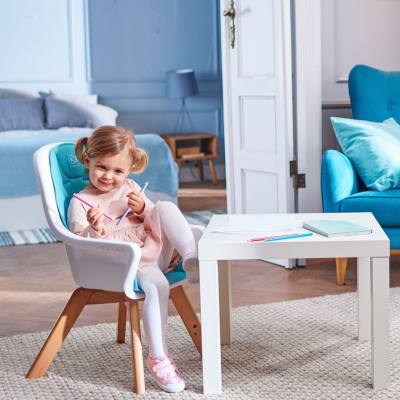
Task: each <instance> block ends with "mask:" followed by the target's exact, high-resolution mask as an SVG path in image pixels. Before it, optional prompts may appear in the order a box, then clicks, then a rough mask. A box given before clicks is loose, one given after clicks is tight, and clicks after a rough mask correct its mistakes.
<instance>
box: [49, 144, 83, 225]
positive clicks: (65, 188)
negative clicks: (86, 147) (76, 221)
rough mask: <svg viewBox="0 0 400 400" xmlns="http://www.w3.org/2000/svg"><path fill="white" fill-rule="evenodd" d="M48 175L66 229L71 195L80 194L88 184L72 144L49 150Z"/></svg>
mask: <svg viewBox="0 0 400 400" xmlns="http://www.w3.org/2000/svg"><path fill="white" fill-rule="evenodd" d="M50 173H51V177H52V180H53V186H54V191H55V196H56V201H57V208H58V212H59V214H60V218H61V220H62V222H63V224H64V226H65V227H66V228H67V229H68V224H67V212H68V206H69V203H70V201H71V197H72V194H73V193H78V192H80V191H81V190H82V189H83V188H84V187H85V186H87V185H88V183H89V177H88V175H87V173H86V171H85V167H84V166H83V165H82V164H81V163H80V162H79V161H78V159H77V158H76V156H75V150H74V144H73V143H61V144H59V145H58V146H55V147H53V148H52V149H51V150H50Z"/></svg>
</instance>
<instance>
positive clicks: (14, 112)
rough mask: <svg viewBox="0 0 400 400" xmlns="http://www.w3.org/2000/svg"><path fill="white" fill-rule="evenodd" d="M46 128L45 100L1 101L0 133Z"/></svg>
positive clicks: (19, 99)
mask: <svg viewBox="0 0 400 400" xmlns="http://www.w3.org/2000/svg"><path fill="white" fill-rule="evenodd" d="M43 128H44V113H43V100H42V99H40V98H31V99H30V98H15V99H0V132H1V131H15V130H21V129H27V130H40V129H43Z"/></svg>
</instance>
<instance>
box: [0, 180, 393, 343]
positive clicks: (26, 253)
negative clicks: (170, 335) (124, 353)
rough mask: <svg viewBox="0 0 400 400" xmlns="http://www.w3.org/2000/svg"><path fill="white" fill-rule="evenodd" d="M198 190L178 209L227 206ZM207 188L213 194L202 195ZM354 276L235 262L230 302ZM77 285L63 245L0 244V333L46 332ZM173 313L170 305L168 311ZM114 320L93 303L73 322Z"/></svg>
mask: <svg viewBox="0 0 400 400" xmlns="http://www.w3.org/2000/svg"><path fill="white" fill-rule="evenodd" d="M197 188H198V189H199V190H198V191H197V193H198V196H196V190H193V188H192V189H190V188H186V187H185V188H184V190H183V192H182V193H181V196H180V199H179V200H180V206H181V208H182V209H185V210H194V209H200V208H204V207H210V208H223V207H224V206H225V197H224V196H223V195H221V191H224V186H223V185H222V184H221V185H220V186H219V187H218V188H215V187H213V185H204V184H203V185H198V186H197ZM186 189H190V190H186ZM205 190H206V191H205ZM207 190H209V191H211V192H208V194H207V195H206V196H205V197H204V196H203V194H204V193H207ZM213 191H214V196H213V195H212V193H213ZM201 196H203V197H201ZM390 273H391V286H400V258H399V256H395V257H392V259H391V269H390ZM355 274H356V268H355V263H354V260H351V262H350V266H349V271H348V277H347V284H346V285H345V286H342V287H339V286H337V285H336V280H335V266H334V263H333V261H320V262H317V263H315V262H314V263H313V264H312V265H308V266H307V267H305V268H297V269H293V270H285V269H283V268H282V267H278V266H275V265H272V264H267V263H264V262H261V261H241V262H234V263H233V267H232V286H233V306H234V307H238V306H242V305H249V304H263V303H269V302H276V301H284V300H292V299H300V298H305V297H312V296H322V295H326V294H338V293H343V292H347V291H352V290H355V282H356V275H355ZM75 288H76V286H75V283H74V282H73V280H72V277H71V274H70V270H69V267H68V262H67V258H66V255H65V252H64V248H63V245H62V244H61V243H54V244H46V245H30V246H14V247H4V248H0V336H9V335H13V334H20V333H26V332H37V331H46V330H50V329H51V327H52V325H53V323H54V321H55V320H56V318H57V316H58V314H59V313H60V311H61V310H62V308H63V307H64V305H65V303H66V302H67V300H68V298H69V296H70V294H71V292H72V291H73V290H74V289H75ZM186 289H187V291H188V293H189V296H190V298H191V300H192V302H193V304H194V305H195V307H196V309H197V310H199V287H198V285H197V284H196V285H190V284H187V285H186ZM174 312H175V310H174V309H172V306H171V313H174ZM116 318H117V308H116V305H93V306H89V307H87V309H86V310H84V312H83V314H82V315H81V317H80V318H79V320H78V322H77V325H88V324H95V323H99V322H112V321H116Z"/></svg>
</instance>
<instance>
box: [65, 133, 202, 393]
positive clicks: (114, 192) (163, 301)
mask: <svg viewBox="0 0 400 400" xmlns="http://www.w3.org/2000/svg"><path fill="white" fill-rule="evenodd" d="M75 153H76V156H77V158H78V160H79V161H80V162H81V163H83V164H84V165H85V167H86V168H87V170H88V173H89V179H90V184H89V185H88V186H87V187H86V188H85V189H83V190H82V191H81V192H80V193H79V194H80V195H81V196H82V198H84V199H85V200H87V201H88V202H90V203H92V204H94V205H95V206H94V207H92V208H89V207H87V206H85V205H84V204H83V203H81V202H80V201H79V200H78V199H77V198H74V197H73V198H72V200H71V203H70V205H69V209H68V225H69V228H70V229H71V231H72V232H74V233H76V234H78V235H81V236H86V237H93V238H103V239H117V240H125V241H133V242H135V243H137V244H138V245H139V246H140V247H141V250H142V257H141V260H140V263H139V268H138V272H137V279H138V281H139V284H140V286H141V288H142V289H143V291H144V293H145V300H144V304H143V315H142V317H143V325H144V330H145V333H146V337H147V339H148V342H149V357H148V359H147V363H146V364H147V367H148V368H149V370H150V373H151V374H152V376H153V377H154V378H155V380H156V382H157V384H158V385H159V386H160V387H161V388H162V389H163V390H165V391H167V392H180V391H182V390H183V389H184V388H185V383H184V381H183V379H182V377H181V375H180V373H179V371H178V370H177V368H176V365H175V363H174V361H173V359H172V357H171V355H170V354H169V353H168V349H167V345H166V340H165V329H166V325H167V318H168V299H169V284H168V280H167V278H166V277H165V272H167V271H169V270H172V269H173V268H174V267H175V266H176V264H177V262H178V260H179V256H178V254H177V253H176V251H177V252H178V253H179V255H180V256H181V257H182V258H183V266H184V269H185V270H186V271H187V273H188V279H189V280H190V281H196V280H197V279H198V260H197V244H196V241H195V239H194V237H193V233H192V230H191V229H190V227H189V225H188V223H187V221H186V219H185V217H184V216H183V215H182V213H181V212H180V211H179V209H178V208H177V207H176V206H175V204H173V203H171V202H167V201H159V202H157V204H153V203H152V202H151V201H150V200H149V199H148V198H147V197H146V196H145V194H144V193H143V192H141V191H140V189H141V188H140V187H139V185H138V184H136V183H135V182H134V181H133V180H130V179H127V178H128V174H129V173H131V172H141V171H143V170H144V169H145V168H146V166H147V154H146V152H145V151H144V150H143V149H141V148H139V147H137V146H136V142H135V139H134V136H133V134H132V133H131V132H129V131H127V130H125V129H124V128H121V127H116V126H102V127H99V128H97V129H96V130H95V131H94V132H93V133H92V135H91V136H90V137H84V138H81V139H79V140H78V142H77V143H76V146H75ZM127 207H129V209H130V211H129V212H128V214H127V215H126V216H125V217H124V218H123V219H122V220H121V221H120V222H119V223H118V224H117V223H116V222H115V221H110V220H109V219H106V218H105V217H104V215H103V212H106V213H108V214H111V215H112V216H114V217H115V218H118V217H120V216H121V215H122V214H123V213H124V211H125V210H126V208H127ZM117 221H118V220H117ZM175 249H176V251H175Z"/></svg>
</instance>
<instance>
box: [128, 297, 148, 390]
mask: <svg viewBox="0 0 400 400" xmlns="http://www.w3.org/2000/svg"><path fill="white" fill-rule="evenodd" d="M128 306H129V319H130V324H131V344H132V364H133V369H134V371H133V373H134V382H135V387H134V390H135V392H136V394H144V392H145V384H144V368H143V351H142V343H141V340H140V314H139V302H137V301H129V303H128Z"/></svg>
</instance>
